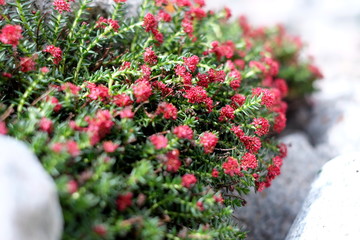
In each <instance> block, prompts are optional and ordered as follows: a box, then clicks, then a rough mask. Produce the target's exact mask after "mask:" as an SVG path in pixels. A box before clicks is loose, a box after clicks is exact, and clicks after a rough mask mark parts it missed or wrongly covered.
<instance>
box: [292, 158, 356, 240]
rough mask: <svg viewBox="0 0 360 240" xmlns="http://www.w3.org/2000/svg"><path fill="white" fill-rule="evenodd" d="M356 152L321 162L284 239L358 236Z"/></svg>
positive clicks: (350, 238) (353, 239) (351, 238)
mask: <svg viewBox="0 0 360 240" xmlns="http://www.w3.org/2000/svg"><path fill="white" fill-rule="evenodd" d="M359 182H360V153H352V154H346V155H341V156H339V157H337V158H335V159H334V160H331V161H329V162H328V163H326V164H325V165H324V167H323V168H322V171H321V173H320V175H319V178H318V179H317V180H316V181H315V182H314V183H313V185H312V189H311V191H310V193H309V195H308V197H307V199H306V202H305V204H304V206H303V209H302V211H301V213H300V214H299V215H298V217H297V219H296V221H295V222H294V224H293V226H292V228H291V230H290V232H289V234H288V236H287V238H286V239H287V240H324V239H327V240H332V239H334V240H335V239H341V240H359V239H360V224H359V218H360V188H359Z"/></svg>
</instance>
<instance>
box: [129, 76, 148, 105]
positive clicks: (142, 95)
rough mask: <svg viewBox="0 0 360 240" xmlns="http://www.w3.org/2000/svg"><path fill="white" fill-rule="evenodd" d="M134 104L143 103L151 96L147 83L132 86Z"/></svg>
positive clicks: (142, 82) (140, 82)
mask: <svg viewBox="0 0 360 240" xmlns="http://www.w3.org/2000/svg"><path fill="white" fill-rule="evenodd" d="M132 89H133V90H134V95H135V98H136V102H137V103H140V102H145V101H146V100H148V99H149V97H150V96H151V95H152V89H151V84H150V83H149V82H148V81H139V82H137V83H135V85H133V86H132Z"/></svg>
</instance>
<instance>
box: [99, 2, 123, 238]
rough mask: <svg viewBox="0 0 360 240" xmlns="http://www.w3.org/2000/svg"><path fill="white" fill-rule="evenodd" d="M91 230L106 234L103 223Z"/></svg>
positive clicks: (101, 234) (102, 235)
mask: <svg viewBox="0 0 360 240" xmlns="http://www.w3.org/2000/svg"><path fill="white" fill-rule="evenodd" d="M114 1H119V0H114ZM125 1H126V0H125ZM93 231H94V233H96V234H97V235H99V236H101V237H104V236H105V235H106V233H107V229H106V227H105V226H104V225H101V224H98V225H95V226H94V227H93Z"/></svg>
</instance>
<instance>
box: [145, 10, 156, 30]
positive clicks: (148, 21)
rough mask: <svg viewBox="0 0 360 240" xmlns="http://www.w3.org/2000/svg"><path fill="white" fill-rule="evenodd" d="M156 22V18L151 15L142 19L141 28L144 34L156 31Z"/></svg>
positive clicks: (148, 14)
mask: <svg viewBox="0 0 360 240" xmlns="http://www.w3.org/2000/svg"><path fill="white" fill-rule="evenodd" d="M157 26H158V22H157V21H156V18H155V17H154V15H152V14H151V13H147V14H146V15H145V17H144V23H143V27H144V28H145V31H146V32H150V31H152V30H155V29H157Z"/></svg>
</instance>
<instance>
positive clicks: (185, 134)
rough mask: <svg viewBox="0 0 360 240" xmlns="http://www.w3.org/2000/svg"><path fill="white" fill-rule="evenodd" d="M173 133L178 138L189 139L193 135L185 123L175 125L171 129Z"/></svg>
mask: <svg viewBox="0 0 360 240" xmlns="http://www.w3.org/2000/svg"><path fill="white" fill-rule="evenodd" d="M173 133H174V134H175V135H176V136H177V137H178V138H184V139H189V140H191V139H192V138H193V136H194V132H193V130H192V129H191V128H190V127H189V126H187V125H182V126H178V127H175V128H174V130H173Z"/></svg>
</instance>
